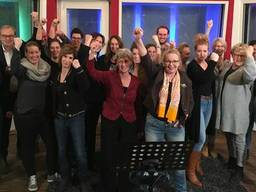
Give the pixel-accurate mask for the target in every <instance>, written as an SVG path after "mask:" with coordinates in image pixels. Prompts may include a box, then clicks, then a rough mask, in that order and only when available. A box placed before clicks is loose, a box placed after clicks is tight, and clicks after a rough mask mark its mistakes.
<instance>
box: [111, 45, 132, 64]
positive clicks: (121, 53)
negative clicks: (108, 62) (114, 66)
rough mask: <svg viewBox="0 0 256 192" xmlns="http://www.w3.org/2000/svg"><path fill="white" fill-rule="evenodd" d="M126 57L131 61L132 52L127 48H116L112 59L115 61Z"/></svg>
mask: <svg viewBox="0 0 256 192" xmlns="http://www.w3.org/2000/svg"><path fill="white" fill-rule="evenodd" d="M123 58H128V59H129V60H130V61H131V62H133V56H132V52H131V51H130V50H129V49H127V48H122V49H118V50H117V52H116V54H115V56H114V57H113V59H114V60H115V61H117V60H118V59H123Z"/></svg>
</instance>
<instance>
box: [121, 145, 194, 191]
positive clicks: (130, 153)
mask: <svg viewBox="0 0 256 192" xmlns="http://www.w3.org/2000/svg"><path fill="white" fill-rule="evenodd" d="M192 146H193V143H191V142H143V143H129V144H127V146H126V147H124V146H123V148H124V149H125V150H124V151H122V160H121V161H120V162H119V165H118V166H116V172H117V176H118V173H119V172H120V171H128V172H129V173H130V174H129V179H130V181H131V182H132V183H133V184H135V185H136V186H138V185H141V186H143V187H142V188H143V189H145V190H142V191H150V192H153V191H155V187H157V181H159V180H161V181H163V180H168V178H167V176H166V175H167V174H166V170H168V171H169V170H184V169H185V168H186V163H187V159H188V157H189V154H190V152H191V150H192ZM145 186H146V187H145ZM140 188H141V187H140Z"/></svg>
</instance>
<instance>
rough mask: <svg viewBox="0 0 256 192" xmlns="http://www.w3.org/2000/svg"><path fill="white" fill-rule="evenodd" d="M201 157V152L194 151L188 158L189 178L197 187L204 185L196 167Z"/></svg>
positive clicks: (187, 171)
mask: <svg viewBox="0 0 256 192" xmlns="http://www.w3.org/2000/svg"><path fill="white" fill-rule="evenodd" d="M200 158H201V152H197V151H192V153H191V154H190V157H189V160H188V166H187V170H186V173H187V178H188V180H189V181H190V183H191V184H193V185H195V186H196V187H199V188H202V186H203V185H202V183H201V182H200V181H199V179H198V178H197V176H196V167H197V164H198V162H199V161H200Z"/></svg>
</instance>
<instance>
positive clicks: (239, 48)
mask: <svg viewBox="0 0 256 192" xmlns="http://www.w3.org/2000/svg"><path fill="white" fill-rule="evenodd" d="M247 47H248V45H246V44H244V43H237V44H235V45H234V46H233V47H232V49H231V54H232V55H233V54H234V53H235V52H240V53H242V54H245V51H246V49H247Z"/></svg>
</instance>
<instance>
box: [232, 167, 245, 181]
mask: <svg viewBox="0 0 256 192" xmlns="http://www.w3.org/2000/svg"><path fill="white" fill-rule="evenodd" d="M243 177H244V167H240V166H238V165H236V168H235V170H234V172H233V173H232V174H231V177H230V181H231V182H232V183H235V184H237V183H240V181H242V180H243Z"/></svg>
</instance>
